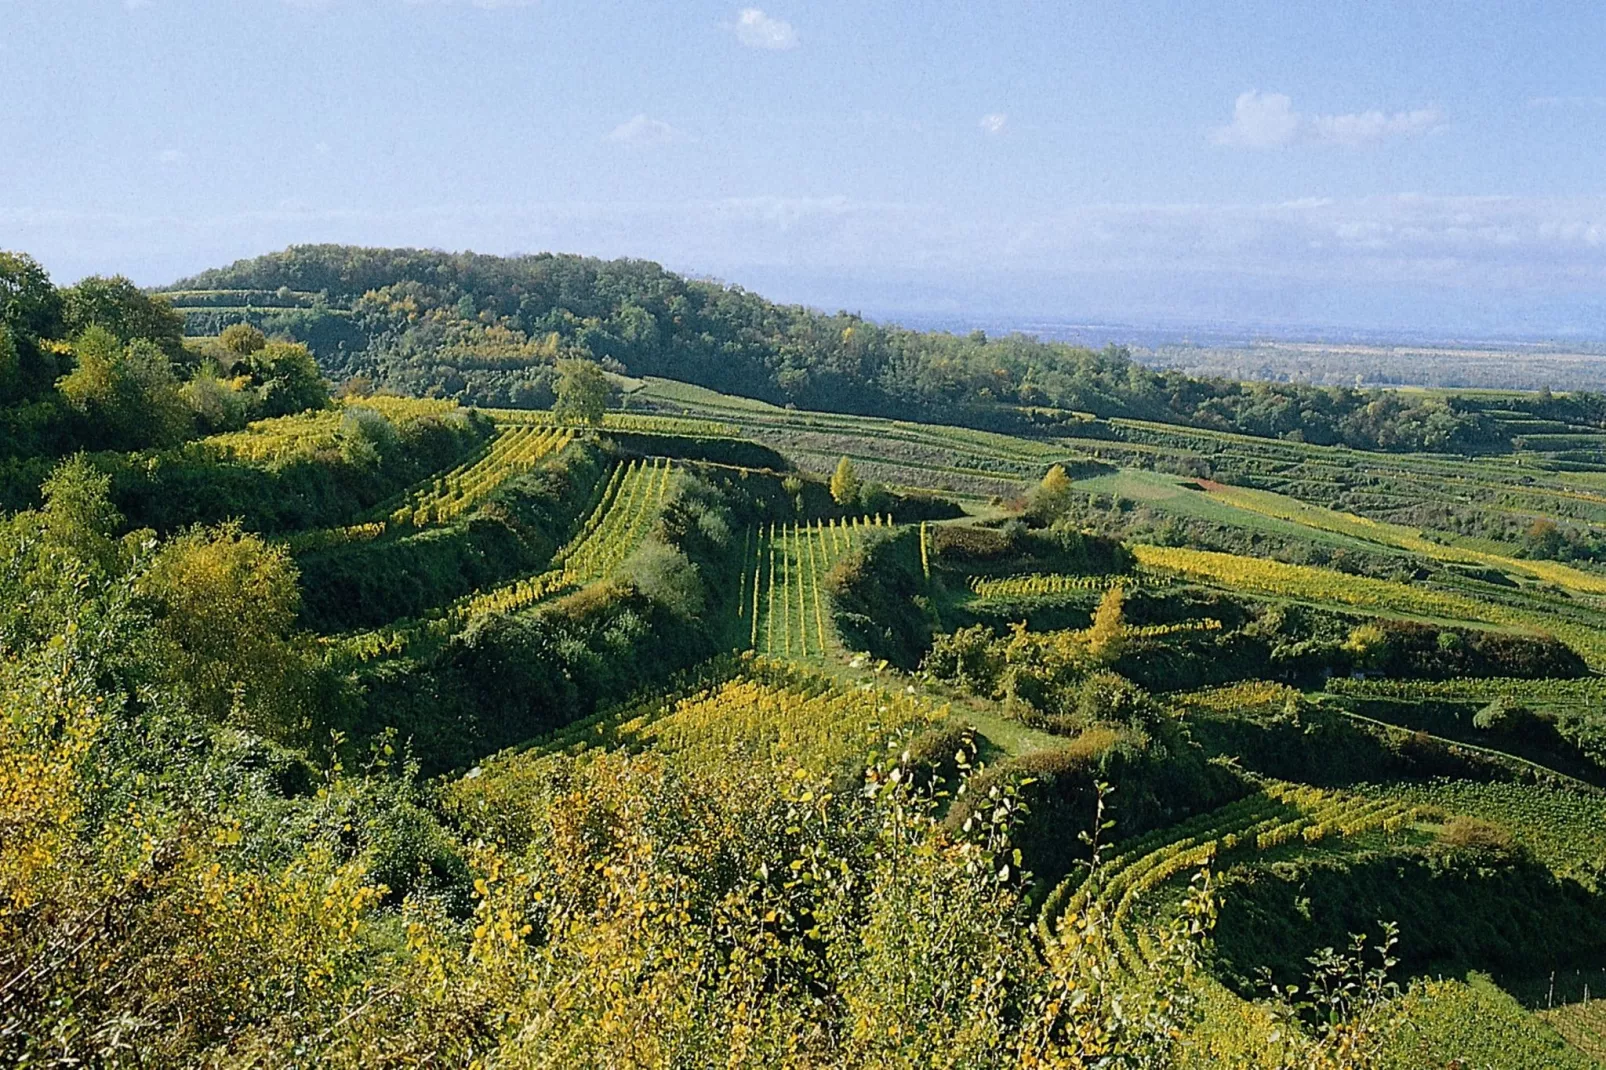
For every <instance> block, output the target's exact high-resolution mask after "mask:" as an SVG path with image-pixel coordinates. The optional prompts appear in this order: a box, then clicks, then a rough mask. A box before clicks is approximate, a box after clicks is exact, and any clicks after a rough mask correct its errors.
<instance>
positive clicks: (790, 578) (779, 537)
mask: <svg viewBox="0 0 1606 1070" xmlns="http://www.w3.org/2000/svg"><path fill="white" fill-rule="evenodd" d="M890 523H891V522H890V520H889V519H888V518H886V517H884V516H869V517H864V516H856V517H848V518H846V519H843V520H835V519H832V520H816V521H814V522H813V523H812V524H808V523H802V522H794V523H792V524H780V525H776V524H771V525H770V526H769V527H768V529H761V530H759V531H755V532H751V533H749V536H748V539H747V546H748V552H747V554H746V555H745V559H746V560H747V561H748V562H749V564H748V566H747V567H746V568H744V569H743V570H742V586H741V594H740V595H739V597H738V599H737V605H736V614H737V616H738V617H739V618H741V619H743V620H744V621H746V623H747V628H748V642H749V644H750V646H751V648H752V649H754V650H757V651H759V652H760V653H764V654H770V655H773V656H776V657H789V656H793V655H796V656H798V657H809V656H811V655H812V656H815V657H819V656H822V655H824V654H826V653H828V652H829V651H830V650H831V649H832V644H833V642H834V638H835V630H834V629H833V628H832V626H831V609H830V606H829V605H828V604H827V596H826V594H825V593H824V591H823V590H822V581H823V580H824V578H825V574H826V573H827V572H829V571H830V570H831V566H832V565H834V564H836V562H837V561H838V560H839V559H840V558H841V557H842V555H843V554H845V553H847V552H848V551H849V550H851V549H853V548H854V547H855V546H856V545H857V544H858V543H859V541H860V540H861V539H862V538H863V536H864V533H865V532H867V531H870V530H873V529H878V528H880V529H884V528H886V527H889V526H890Z"/></svg>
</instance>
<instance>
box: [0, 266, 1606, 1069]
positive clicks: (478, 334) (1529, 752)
mask: <svg viewBox="0 0 1606 1070" xmlns="http://www.w3.org/2000/svg"><path fill="white" fill-rule="evenodd" d="M4 263H5V264H9V265H10V268H12V269H16V270H15V271H14V275H16V276H18V277H21V276H23V275H26V273H25V272H23V271H22V270H21V268H18V265H19V264H21V265H22V267H23V268H25V267H26V264H24V263H23V262H22V261H21V260H20V259H16V260H12V261H6V262H4ZM26 278H27V280H28V287H22V286H14V287H10V288H5V287H0V301H4V302H6V303H5V304H3V305H0V311H3V313H4V314H3V315H0V323H4V324H5V325H6V326H5V333H4V334H3V335H0V339H4V340H5V341H6V344H7V345H8V346H9V347H10V348H11V350H14V351H16V352H18V353H22V354H24V355H25V357H26V362H25V363H24V362H22V361H19V362H18V363H19V367H24V368H26V369H27V372H28V374H27V376H26V377H24V378H22V379H21V380H20V381H21V382H23V383H25V384H26V385H25V386H19V387H16V393H15V394H13V395H7V397H6V404H5V405H4V406H3V407H0V411H3V412H4V413H5V415H6V419H7V420H8V421H9V422H8V423H6V424H5V426H6V427H7V428H9V429H11V434H12V437H11V438H9V439H6V440H5V442H4V447H5V452H4V454H3V456H4V461H5V464H6V466H7V467H6V471H7V473H8V478H9V480H10V482H9V484H8V487H10V488H11V489H10V493H11V494H12V499H11V501H12V507H11V508H10V509H9V511H8V512H5V513H3V514H0V575H3V576H5V578H6V582H5V583H4V584H3V585H0V705H3V706H4V708H5V710H6V711H7V716H6V717H5V718H0V832H3V834H0V1061H4V1062H6V1063H7V1064H13V1063H14V1064H18V1065H46V1064H49V1065H65V1064H67V1063H69V1062H77V1063H78V1064H89V1065H120V1064H127V1065H134V1064H138V1065H155V1066H168V1065H173V1066H180V1065H198V1064H200V1065H218V1066H236V1065H238V1066H247V1065H250V1066H279V1065H284V1066H300V1065H307V1064H309V1063H314V1064H318V1065H332V1066H346V1065H350V1066H359V1065H361V1066H371V1065H397V1066H413V1065H452V1066H455V1065H473V1064H478V1065H503V1066H526V1065H528V1066H563V1067H567V1066H610V1067H611V1066H675V1067H681V1066H714V1065H720V1066H800V1067H801V1066H810V1067H813V1066H855V1067H857V1066H864V1067H872V1066H874V1067H881V1066H911V1067H912V1066H928V1065H964V1066H977V1067H1006V1066H1009V1067H1042V1066H1065V1067H1087V1066H1133V1067H1141V1066H1148V1067H1172V1066H1185V1067H1233V1068H1240V1067H1264V1068H1278V1070H1282V1068H1288V1070H1292V1068H1296V1067H1298V1068H1310V1067H1345V1068H1351V1067H1353V1068H1362V1067H1365V1068H1372V1067H1376V1068H1390V1070H1395V1068H1399V1070H1404V1068H1417V1067H1452V1066H1458V1067H1473V1066H1476V1067H1490V1068H1502V1070H1503V1068H1511V1070H1526V1068H1540V1067H1563V1068H1575V1067H1576V1068H1579V1070H1585V1068H1589V1067H1595V1066H1599V1065H1601V1064H1600V1063H1599V1062H1598V1060H1599V1059H1600V1058H1601V1057H1602V1055H1603V1054H1606V1025H1603V1021H1602V1018H1601V1015H1600V1013H1599V1001H1598V1000H1597V999H1596V998H1594V997H1595V995H1596V994H1598V993H1599V992H1600V991H1601V988H1602V985H1603V984H1606V974H1603V973H1602V970H1601V966H1602V963H1603V962H1606V887H1603V884H1602V881H1603V874H1606V833H1603V832H1602V829H1603V828H1606V706H1603V698H1606V679H1603V677H1602V672H1603V671H1606V569H1602V568H1599V567H1597V565H1596V563H1595V557H1596V556H1597V548H1598V547H1600V546H1601V545H1602V543H1601V539H1602V535H1603V533H1606V452H1603V449H1606V437H1603V434H1602V432H1601V431H1600V429H1599V427H1598V426H1597V423H1596V418H1595V417H1594V416H1593V415H1592V414H1593V413H1594V412H1595V411H1596V408H1597V399H1594V398H1591V397H1588V396H1572V397H1550V396H1545V395H1518V394H1482V395H1462V396H1459V397H1457V398H1449V397H1430V396H1418V397H1413V398H1401V397H1393V396H1390V397H1389V398H1379V397H1377V396H1371V395H1365V394H1357V393H1354V392H1344V391H1331V392H1328V391H1305V390H1303V389H1300V388H1286V389H1283V388H1278V389H1271V388H1266V387H1258V386H1251V385H1243V384H1227V383H1215V382H1206V381H1197V380H1185V379H1181V378H1179V377H1175V376H1158V375H1154V374H1153V373H1149V372H1146V371H1144V370H1143V369H1141V368H1139V367H1137V366H1135V365H1133V364H1131V363H1130V362H1128V361H1127V360H1126V359H1125V357H1123V356H1122V355H1120V354H1118V353H1105V354H1092V353H1087V352H1085V351H1079V350H1075V349H1071V348H1067V347H1059V346H1045V345H1040V344H1038V343H1035V342H1031V341H1029V340H1025V339H1003V340H982V339H979V338H953V337H949V336H942V335H921V334H916V333H914V332H905V331H899V330H896V329H893V328H883V327H878V326H875V325H872V324H868V323H865V322H863V321H861V320H858V319H857V318H854V317H848V316H838V317H827V316H821V315H818V314H816V313H812V312H808V311H806V310H802V309H788V308H780V307H777V306H774V305H770V304H768V303H767V302H763V301H762V300H760V299H759V298H757V297H755V296H753V295H750V294H746V293H743V292H741V291H739V290H735V289H731V288H726V287H721V286H715V285H711V284H707V283H700V282H692V281H687V280H683V279H678V278H677V277H675V276H673V275H670V274H668V273H665V272H662V271H661V270H659V269H657V268H656V267H654V266H652V265H648V264H642V263H634V262H624V263H611V264H605V263H601V262H595V261H584V260H580V259H578V258H564V257H532V258H524V259H518V260H498V259H495V258H486V257H472V256H467V255H464V256H447V255H445V254H435V253H417V252H405V251H362V250H349V249H337V248H334V247H318V248H312V249H297V250H291V251H290V252H289V253H285V254H276V255H274V256H270V257H265V258H261V259H259V260H255V261H247V262H244V263H242V264H240V265H235V266H234V267H232V268H228V269H222V270H220V271H217V272H210V273H207V274H206V275H203V276H199V277H197V278H195V279H192V280H186V281H185V282H184V283H183V284H181V288H180V289H179V290H175V291H174V293H173V298H174V299H175V301H177V302H178V303H179V304H178V312H179V313H180V314H181V315H182V317H183V320H182V323H183V325H186V326H187V327H188V329H189V334H188V335H187V336H181V335H180V334H179V332H178V330H177V327H178V323H177V322H176V320H175V317H174V316H173V314H172V312H171V310H168V309H167V308H166V306H165V304H164V303H163V302H162V301H160V300H154V299H152V298H151V297H150V295H144V294H141V293H140V292H138V291H135V290H132V288H128V287H120V286H111V284H110V283H107V281H106V280H100V282H99V283H97V282H94V281H93V280H92V281H91V282H89V283H85V284H80V287H78V288H68V289H67V290H57V289H55V288H54V287H52V286H50V285H49V283H48V280H46V279H43V278H42V273H40V275H26ZM101 283H106V284H107V286H108V287H109V288H110V289H109V293H110V296H109V297H107V296H105V294H102V297H103V298H104V299H97V300H95V301H91V300H89V298H90V297H95V295H96V294H97V292H99V291H97V286H99V285H100V284H101ZM84 287H87V290H86V289H84ZM19 292H20V293H25V294H28V295H31V296H30V300H29V302H26V303H25V302H22V301H20V300H19V299H18V298H17V297H16V296H15V295H16V294H17V293H19ZM8 294H9V295H11V296H6V295H8ZM515 298H516V299H515ZM630 323H633V324H634V325H635V326H634V327H628V328H627V326H626V325H627V324H630ZM242 324H246V325H249V324H255V325H257V326H259V327H261V328H262V329H263V331H265V332H267V334H271V335H275V336H276V337H275V338H273V339H271V340H270V338H269V337H267V336H266V335H265V334H263V333H260V332H258V331H254V330H249V329H247V328H246V327H242ZM117 331H122V332H123V333H122V334H118V333H116V332H117ZM630 331H635V332H636V333H635V334H634V335H630V334H629V332H630ZM103 335H104V337H102V336H103ZM627 336H628V337H629V338H633V339H634V340H633V341H631V342H630V343H629V344H628V345H627V344H625V341H626V340H627ZM108 339H109V340H108ZM303 343H304V344H305V347H306V348H303ZM314 353H315V354H316V356H317V361H318V364H317V365H316V366H314V365H313V364H312V363H311V361H312V354H314ZM498 354H499V355H498ZM586 357H592V358H600V359H602V360H603V361H605V362H606V363H607V365H608V367H609V368H610V369H611V370H612V371H613V373H614V378H613V379H612V380H611V388H612V394H611V398H610V399H609V403H608V406H607V407H605V408H602V407H597V408H594V409H586V408H585V404H584V403H586V402H587V401H588V398H587V397H581V396H580V394H582V393H584V391H583V390H582V388H581V387H579V386H576V385H575V384H576V383H582V384H583V381H584V375H583V374H582V373H581V372H579V371H576V370H575V369H576V367H577V365H575V364H570V363H567V362H569V361H574V360H582V359H583V358H586ZM560 360H561V361H563V362H565V363H563V364H562V366H561V368H560V366H559V364H558V362H559V361H560ZM47 365H48V367H47ZM318 367H321V368H322V369H323V370H324V371H325V372H326V373H328V374H329V375H331V376H333V377H336V378H338V379H341V380H348V379H351V378H356V379H358V381H357V382H347V383H346V386H347V389H345V390H343V391H339V392H337V393H335V394H334V395H331V392H330V389H329V386H328V385H327V384H325V383H323V382H321V381H320V380H318V378H317V368H318ZM578 367H584V366H583V365H580V366H578ZM994 369H996V370H994ZM594 373H595V369H591V374H594ZM627 373H628V375H627ZM453 375H456V376H458V377H459V378H458V379H455V380H454V379H452V378H451V376H453ZM555 376H557V377H558V378H554V377H555ZM945 376H946V378H944V377H945ZM364 378H366V381H363V379H364ZM597 381H601V380H600V378H599V380H597ZM107 384H111V385H110V386H108V385H107ZM118 384H121V385H120V386H119V385H118ZM560 384H561V386H560ZM943 384H946V385H943ZM983 384H986V385H983ZM376 385H389V386H391V387H393V388H407V389H406V390H405V391H400V390H398V391H397V392H396V393H385V392H375V390H374V387H375V386H376ZM604 385H605V386H606V385H608V384H604ZM743 385H745V389H740V390H739V389H736V388H737V387H738V386H743ZM314 386H315V387H317V389H312V387H314ZM136 387H137V389H136ZM554 387H559V389H557V390H554ZM432 388H434V389H432ZM448 388H450V389H448ZM599 390H600V392H599V393H597V394H595V395H591V396H589V400H590V401H595V402H597V404H598V406H600V405H601V402H602V400H603V399H602V393H605V392H606V390H602V389H601V388H599ZM984 390H985V391H987V393H983V391H984ZM1034 390H1040V391H1042V392H1043V396H1042V397H1038V396H1037V395H1036V394H1034V393H1033V391H1034ZM543 391H544V392H545V393H543ZM404 393H405V394H408V395H425V394H433V395H435V396H403V394H404ZM514 394H517V396H516V397H515V396H513V395H514ZM1390 398H1392V400H1391V399H1390ZM493 402H494V403H493ZM1307 404H1308V405H1309V407H1308V408H1298V407H1299V406H1305V405H1307ZM816 405H817V407H815V406H816ZM1285 405H1294V406H1296V410H1297V411H1298V412H1299V413H1303V415H1297V416H1289V417H1288V419H1291V420H1295V421H1296V426H1293V427H1288V428H1283V426H1282V425H1281V424H1277V423H1276V422H1275V421H1274V422H1272V423H1270V424H1267V423H1264V422H1261V416H1259V415H1255V414H1257V413H1261V414H1263V413H1264V412H1265V411H1270V410H1269V409H1263V408H1262V406H1270V407H1272V408H1275V409H1277V411H1283V408H1282V407H1283V406H1285ZM1324 406H1325V407H1326V408H1324ZM1374 406H1377V408H1376V409H1374V408H1373V407H1374ZM1413 412H1414V413H1416V415H1414V416H1413V415H1409V414H1410V413H1413ZM152 413H165V414H167V416H168V417H169V419H168V422H167V423H166V424H157V423H155V422H154V421H153V418H152V416H151V414H152ZM1366 413H1370V415H1366V416H1364V420H1363V422H1365V421H1370V422H1368V423H1365V426H1367V427H1369V428H1371V430H1369V431H1366V432H1364V434H1363V433H1362V432H1359V431H1355V430H1354V429H1355V428H1357V427H1360V426H1362V424H1361V423H1356V422H1348V423H1347V422H1346V421H1350V420H1351V418H1352V417H1357V414H1366ZM112 415H114V416H116V417H117V418H118V420H119V421H120V422H118V423H116V424H115V425H114V424H112V423H109V422H108V420H109V416H112ZM916 416H919V417H924V418H922V419H914V418H912V417H916ZM1357 418H1359V417H1357ZM1435 420H1438V421H1439V422H1438V423H1434V421H1435ZM1445 420H1448V423H1445V422H1444V421H1445ZM30 421H32V422H30ZM1324 421H1325V422H1324ZM1430 424H1431V425H1432V426H1434V427H1437V428H1439V429H1440V430H1443V429H1444V428H1446V427H1448V428H1451V429H1452V430H1451V431H1449V432H1446V433H1452V434H1460V433H1462V432H1461V431H1454V430H1453V429H1454V428H1473V429H1475V430H1476V429H1481V430H1476V434H1477V435H1479V436H1484V437H1482V438H1480V439H1479V442H1481V443H1482V445H1477V447H1476V448H1471V447H1472V446H1473V445H1476V444H1473V443H1462V445H1466V446H1468V447H1469V448H1468V450H1467V452H1465V453H1462V452H1460V451H1459V450H1458V449H1451V448H1449V446H1448V445H1446V444H1444V443H1440V444H1439V445H1441V446H1443V447H1444V448H1442V449H1441V448H1435V449H1434V450H1432V451H1422V450H1417V449H1413V448H1411V447H1412V446H1413V445H1416V446H1420V445H1423V442H1422V441H1420V440H1413V439H1411V438H1410V437H1409V435H1410V434H1416V433H1417V432H1414V431H1413V432H1409V433H1407V432H1406V431H1405V429H1407V428H1410V427H1416V428H1419V429H1421V428H1426V427H1428V426H1429V425H1430ZM1345 428H1350V430H1345ZM1384 429H1391V430H1389V431H1388V434H1389V435H1391V436H1394V437H1390V438H1388V440H1387V441H1384V440H1383V438H1381V437H1379V436H1381V435H1382V434H1383V431H1384ZM1491 429H1492V430H1491ZM1011 430H1013V431H1014V432H1017V433H1009V432H1010V431H1011ZM1296 430H1297V431H1301V432H1302V433H1301V434H1299V435H1297V436H1296V435H1291V434H1289V432H1291V431H1296ZM24 432H26V433H24ZM1304 432H1308V434H1306V433H1304ZM1519 432H1520V433H1519ZM1424 433H1425V432H1424ZM1433 433H1435V434H1437V433H1438V431H1435V432H1433ZM1400 434H1405V436H1406V437H1399V435H1400ZM1352 435H1360V438H1359V439H1357V440H1356V441H1350V438H1351V436H1352ZM1368 436H1370V437H1368ZM1300 439H1305V441H1300ZM1519 439H1520V440H1521V441H1518V440H1519ZM1362 442H1364V444H1366V445H1367V446H1368V448H1366V449H1358V448H1356V446H1357V444H1359V443H1362ZM1355 934H1363V936H1357V935H1355Z"/></svg>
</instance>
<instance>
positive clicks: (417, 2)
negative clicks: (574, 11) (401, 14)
mask: <svg viewBox="0 0 1606 1070" xmlns="http://www.w3.org/2000/svg"><path fill="white" fill-rule="evenodd" d="M286 2H287V3H301V4H309V3H310V4H322V3H328V2H329V0H286ZM540 2H541V0H402V3H403V4H406V5H407V6H408V7H432V6H441V7H451V6H454V5H461V6H467V7H477V8H480V9H481V10H483V11H499V10H502V9H503V8H513V7H534V6H535V5H536V4H538V3H540Z"/></svg>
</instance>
